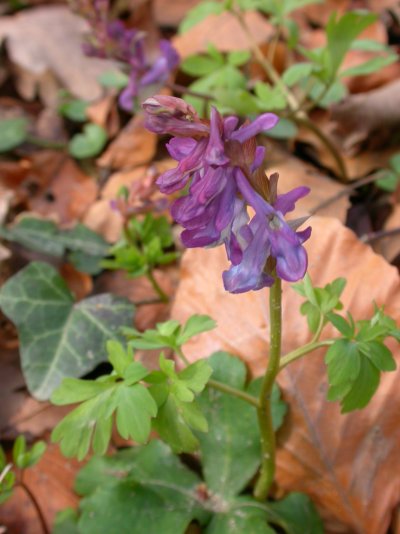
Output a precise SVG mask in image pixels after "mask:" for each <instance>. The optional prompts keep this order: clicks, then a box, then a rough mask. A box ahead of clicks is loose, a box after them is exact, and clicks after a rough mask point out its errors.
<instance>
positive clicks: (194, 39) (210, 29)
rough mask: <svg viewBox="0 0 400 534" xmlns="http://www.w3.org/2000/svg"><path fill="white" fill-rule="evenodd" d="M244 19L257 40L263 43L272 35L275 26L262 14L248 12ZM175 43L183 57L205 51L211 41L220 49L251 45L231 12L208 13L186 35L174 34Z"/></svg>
mask: <svg viewBox="0 0 400 534" xmlns="http://www.w3.org/2000/svg"><path fill="white" fill-rule="evenodd" d="M245 20H246V23H247V25H248V27H249V28H251V32H252V35H253V39H254V40H255V41H256V43H258V44H261V43H264V42H265V41H267V40H268V39H269V38H270V37H271V36H272V35H273V32H274V30H273V26H271V24H270V23H269V22H268V21H267V20H266V19H265V18H264V17H262V16H261V15H260V14H259V13H256V12H255V11H247V12H246V14H245ZM172 43H173V45H174V46H175V48H176V49H177V50H178V52H179V54H180V55H181V57H182V58H185V57H188V56H190V55H192V54H197V53H199V52H205V51H206V50H207V47H208V45H209V44H210V43H212V44H213V45H214V46H215V47H216V48H218V50H220V51H221V52H230V51H232V50H247V49H248V48H249V42H248V38H247V37H246V34H245V33H244V32H243V30H242V28H241V27H240V25H239V23H238V21H237V20H236V18H235V17H234V16H233V15H232V14H230V13H228V12H224V13H222V14H221V15H209V16H208V17H207V18H205V19H204V20H202V21H201V22H199V23H198V24H196V26H193V27H192V28H190V29H189V30H188V31H187V32H185V33H184V34H182V35H177V36H176V37H174V38H173V39H172Z"/></svg>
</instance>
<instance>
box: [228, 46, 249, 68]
mask: <svg viewBox="0 0 400 534" xmlns="http://www.w3.org/2000/svg"><path fill="white" fill-rule="evenodd" d="M250 57H251V54H250V52H249V51H248V50H235V51H234V52H229V54H228V56H227V59H228V63H229V65H232V66H233V67H241V66H242V65H245V64H246V63H247V62H248V61H249V60H250Z"/></svg>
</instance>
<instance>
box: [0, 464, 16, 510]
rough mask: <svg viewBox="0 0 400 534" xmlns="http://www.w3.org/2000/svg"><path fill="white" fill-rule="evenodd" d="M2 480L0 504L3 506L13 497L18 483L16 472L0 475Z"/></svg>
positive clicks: (0, 484) (0, 483)
mask: <svg viewBox="0 0 400 534" xmlns="http://www.w3.org/2000/svg"><path fill="white" fill-rule="evenodd" d="M0 475H1V476H2V480H1V482H0V504H3V502H5V501H6V500H7V499H9V498H10V497H11V495H12V492H13V488H14V485H15V482H16V476H15V473H14V471H5V472H2V473H0Z"/></svg>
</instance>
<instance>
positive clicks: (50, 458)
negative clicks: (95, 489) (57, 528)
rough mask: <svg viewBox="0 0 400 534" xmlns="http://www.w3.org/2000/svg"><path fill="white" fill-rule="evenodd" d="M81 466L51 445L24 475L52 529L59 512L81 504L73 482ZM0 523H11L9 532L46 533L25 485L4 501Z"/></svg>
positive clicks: (0, 512) (22, 533)
mask: <svg viewBox="0 0 400 534" xmlns="http://www.w3.org/2000/svg"><path fill="white" fill-rule="evenodd" d="M80 467H81V466H80V465H79V464H78V462H76V461H73V460H67V459H66V458H64V457H63V456H62V454H61V453H60V451H59V448H58V446H57V445H48V449H47V451H46V452H45V454H44V455H43V457H42V459H41V460H40V462H39V463H38V464H37V465H35V466H33V467H31V468H30V469H28V470H27V471H26V473H25V475H24V482H25V484H26V485H27V486H28V488H29V490H30V491H31V492H32V493H33V494H34V495H35V498H36V500H37V502H38V504H39V506H40V509H41V510H42V513H43V515H44V517H45V520H46V524H47V526H48V530H49V532H50V530H51V528H50V527H51V525H53V522H54V518H55V515H56V513H57V512H59V511H61V510H63V509H64V508H67V507H76V506H77V504H78V497H77V495H76V494H75V493H74V491H73V483H74V480H75V476H76V474H77V472H78V470H79V469H80ZM0 524H3V525H5V526H6V527H8V530H7V532H10V533H15V534H43V530H42V529H41V528H40V523H38V519H37V512H36V510H35V509H34V507H33V505H32V501H31V500H30V499H29V497H28V496H27V494H26V492H25V491H24V490H23V489H22V488H18V489H17V490H16V491H15V493H14V495H13V496H12V497H11V499H9V500H8V501H7V502H5V503H4V504H2V506H1V508H0Z"/></svg>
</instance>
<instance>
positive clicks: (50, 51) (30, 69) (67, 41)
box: [0, 6, 115, 104]
mask: <svg viewBox="0 0 400 534" xmlns="http://www.w3.org/2000/svg"><path fill="white" fill-rule="evenodd" d="M87 31H88V26H87V24H86V22H85V21H84V20H83V19H81V18H80V17H77V16H76V15H74V14H73V13H71V11H70V10H69V9H68V8H67V7H64V6H45V7H38V8H33V9H29V10H26V11H21V12H20V13H18V14H16V15H13V16H9V17H2V18H0V41H2V40H5V41H6V48H7V51H8V54H9V56H10V58H11V60H12V61H13V62H14V63H15V64H16V65H17V66H18V67H19V68H20V69H22V72H23V73H24V80H23V84H22V87H23V88H24V93H23V95H22V96H24V97H25V98H34V96H35V94H36V89H35V87H36V86H37V85H40V84H41V83H43V84H44V87H46V88H47V91H46V90H45V91H44V94H42V96H44V98H45V100H46V102H47V103H49V104H53V103H54V101H56V100H57V91H58V88H59V85H60V82H61V85H62V86H63V87H66V88H67V89H68V90H69V91H70V92H71V93H72V94H73V95H74V96H76V97H78V98H83V99H85V100H94V99H96V98H99V96H100V95H101V93H102V89H101V86H100V84H99V82H98V77H99V76H100V74H102V73H103V72H106V71H109V70H112V69H113V68H115V65H114V64H113V63H112V62H110V61H105V60H100V59H96V58H89V57H86V56H85V55H84V54H83V52H82V49H81V43H82V37H83V34H84V33H85V32H87ZM27 43H29V46H27ZM49 77H50V79H49Z"/></svg>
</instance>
